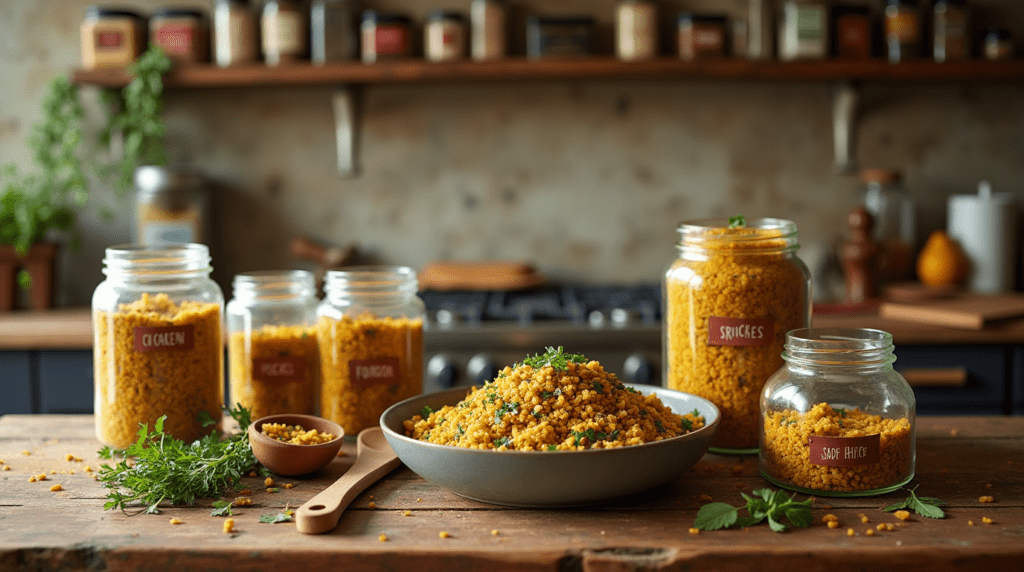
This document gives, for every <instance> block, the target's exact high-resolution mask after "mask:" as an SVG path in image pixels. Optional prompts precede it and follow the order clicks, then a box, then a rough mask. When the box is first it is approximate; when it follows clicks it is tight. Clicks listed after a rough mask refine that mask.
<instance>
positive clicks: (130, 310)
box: [92, 244, 224, 449]
mask: <svg viewBox="0 0 1024 572" xmlns="http://www.w3.org/2000/svg"><path fill="white" fill-rule="evenodd" d="M103 262H104V264H105V268H104V269H103V272H104V274H106V275H107V278H106V280H104V281H103V282H101V283H100V285H99V286H97V287H96V290H95V292H94V293H93V297H92V315H93V328H94V334H95V338H94V346H93V347H94V351H93V361H94V368H95V403H94V410H95V413H96V437H97V438H98V439H99V440H100V441H102V442H103V443H105V444H107V445H110V446H112V447H116V448H119V449H123V448H125V447H127V446H128V445H130V444H132V443H134V442H135V440H136V433H138V430H139V424H140V423H145V424H148V425H149V426H150V428H151V429H152V427H153V426H154V424H155V423H156V421H157V419H159V418H160V417H161V416H162V415H166V416H167V420H166V421H165V422H164V430H165V431H167V432H168V433H170V434H171V435H173V436H175V437H176V438H178V439H181V440H183V441H186V442H191V441H193V440H195V439H198V438H200V437H202V436H204V435H207V434H209V433H211V432H212V431H216V430H218V429H219V428H220V424H221V423H220V420H221V404H222V403H223V401H224V344H223V341H222V337H221V336H222V334H221V332H222V329H221V324H222V319H221V317H222V308H223V306H224V295H223V294H222V293H221V290H220V287H218V286H217V284H216V283H215V282H214V281H213V280H211V279H210V271H211V268H210V253H209V249H207V247H206V246H204V245H202V244H183V245H173V246H165V247H147V246H138V245H125V246H114V247H111V248H108V249H107V251H106V257H105V258H104V259H103ZM204 413H205V414H208V415H210V416H211V417H212V418H213V419H214V420H215V421H216V423H215V424H214V425H213V426H210V427H203V425H202V423H201V421H200V417H201V415H202V414H204Z"/></svg>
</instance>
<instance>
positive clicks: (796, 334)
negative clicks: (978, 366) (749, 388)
mask: <svg viewBox="0 0 1024 572" xmlns="http://www.w3.org/2000/svg"><path fill="white" fill-rule="evenodd" d="M783 359H784V360H785V361H786V365H785V366H784V367H782V368H781V369H780V370H779V371H777V372H776V373H775V374H774V375H772V377H771V378H769V379H768V382H767V383H766V384H765V386H764V390H763V391H762V393H761V438H760V459H759V463H760V471H761V475H762V476H763V477H764V478H765V479H767V480H768V481H770V482H772V483H773V484H775V485H778V486H780V487H783V488H787V489H791V490H795V491H799V492H804V493H808V494H815V495H823V496H837V497H846V496H868V495H878V494H883V493H887V492H891V491H894V490H896V489H898V488H900V487H902V486H903V485H905V484H907V483H908V482H910V480H911V479H912V478H914V464H915V457H916V453H915V445H914V429H915V420H914V416H915V409H916V402H915V399H914V392H913V390H912V389H911V388H910V385H909V384H908V383H907V382H906V380H904V379H903V377H902V376H901V375H900V374H899V373H897V372H896V371H895V370H894V369H893V367H892V364H893V362H894V361H896V357H895V355H893V343H892V335H891V334H889V333H887V332H883V331H881V330H871V329H843V328H807V329H798V330H794V331H791V332H789V333H788V334H787V335H786V346H785V352H784V353H783Z"/></svg>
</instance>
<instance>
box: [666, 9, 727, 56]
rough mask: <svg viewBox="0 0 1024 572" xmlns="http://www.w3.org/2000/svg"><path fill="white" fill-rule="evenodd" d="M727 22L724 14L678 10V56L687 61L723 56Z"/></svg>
mask: <svg viewBox="0 0 1024 572" xmlns="http://www.w3.org/2000/svg"><path fill="white" fill-rule="evenodd" d="M727 22H728V20H727V18H726V17H725V16H710V15H698V14H692V13H690V12H680V13H679V18H678V21H677V23H678V32H679V57H680V58H682V59H684V60H688V61H692V60H704V59H716V58H722V57H725V54H726V45H727V43H726V42H727V40H726V33H725V30H726V23H727Z"/></svg>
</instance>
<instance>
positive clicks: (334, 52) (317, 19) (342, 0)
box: [309, 0, 360, 65]
mask: <svg viewBox="0 0 1024 572" xmlns="http://www.w3.org/2000/svg"><path fill="white" fill-rule="evenodd" d="M359 14H360V3H359V2H357V1H356V0H314V1H313V7H312V8H311V9H310V14H309V27H310V40H309V43H310V59H311V60H313V63H314V64H318V65H322V64H325V63H327V62H341V61H350V60H355V59H358V58H359V32H358V27H359Z"/></svg>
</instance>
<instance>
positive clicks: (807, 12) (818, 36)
mask: <svg viewBox="0 0 1024 572" xmlns="http://www.w3.org/2000/svg"><path fill="white" fill-rule="evenodd" d="M828 31H829V30H828V7H827V6H826V5H825V3H824V2H823V1H822V0H786V1H785V2H784V3H783V4H782V18H780V20H779V59H780V60H783V61H792V60H801V59H809V60H823V59H825V58H826V57H828V42H829V39H828Z"/></svg>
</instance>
